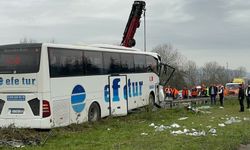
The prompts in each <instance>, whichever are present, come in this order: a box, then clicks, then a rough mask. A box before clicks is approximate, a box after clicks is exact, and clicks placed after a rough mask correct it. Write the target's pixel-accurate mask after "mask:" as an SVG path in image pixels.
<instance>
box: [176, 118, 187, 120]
mask: <svg viewBox="0 0 250 150" xmlns="http://www.w3.org/2000/svg"><path fill="white" fill-rule="evenodd" d="M187 118H188V117H181V118H179V119H178V120H186V119H187Z"/></svg>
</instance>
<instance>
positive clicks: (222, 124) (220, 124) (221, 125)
mask: <svg viewBox="0 0 250 150" xmlns="http://www.w3.org/2000/svg"><path fill="white" fill-rule="evenodd" d="M218 126H220V127H225V126H226V125H225V124H224V123H219V124H218Z"/></svg>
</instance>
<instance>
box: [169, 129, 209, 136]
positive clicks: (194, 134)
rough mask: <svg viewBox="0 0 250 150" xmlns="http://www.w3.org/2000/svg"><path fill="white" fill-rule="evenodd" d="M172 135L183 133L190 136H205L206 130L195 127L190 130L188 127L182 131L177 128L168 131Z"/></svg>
mask: <svg viewBox="0 0 250 150" xmlns="http://www.w3.org/2000/svg"><path fill="white" fill-rule="evenodd" d="M170 133H171V134H173V135H179V134H185V135H190V136H205V135H206V132H205V131H204V130H202V131H196V130H195V129H192V130H191V131H190V130H189V129H184V130H183V131H181V130H177V131H170Z"/></svg>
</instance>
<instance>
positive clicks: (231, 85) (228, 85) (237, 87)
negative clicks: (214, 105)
mask: <svg viewBox="0 0 250 150" xmlns="http://www.w3.org/2000/svg"><path fill="white" fill-rule="evenodd" d="M239 87H240V84H239V83H231V84H230V83H227V84H226V88H227V89H239Z"/></svg>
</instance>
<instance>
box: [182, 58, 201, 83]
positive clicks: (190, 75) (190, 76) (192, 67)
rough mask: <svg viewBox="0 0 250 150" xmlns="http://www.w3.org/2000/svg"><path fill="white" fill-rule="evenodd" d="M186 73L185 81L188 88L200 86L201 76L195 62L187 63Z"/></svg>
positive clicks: (185, 66) (184, 68) (184, 69)
mask: <svg viewBox="0 0 250 150" xmlns="http://www.w3.org/2000/svg"><path fill="white" fill-rule="evenodd" d="M183 71H184V73H185V75H184V76H185V81H186V85H187V87H192V86H194V85H198V84H200V76H199V71H198V67H197V65H196V63H195V62H194V61H191V60H189V61H187V62H186V64H185V65H184V67H183Z"/></svg>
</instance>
